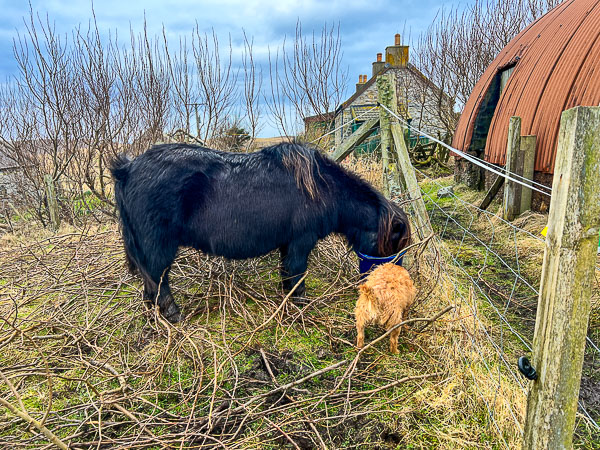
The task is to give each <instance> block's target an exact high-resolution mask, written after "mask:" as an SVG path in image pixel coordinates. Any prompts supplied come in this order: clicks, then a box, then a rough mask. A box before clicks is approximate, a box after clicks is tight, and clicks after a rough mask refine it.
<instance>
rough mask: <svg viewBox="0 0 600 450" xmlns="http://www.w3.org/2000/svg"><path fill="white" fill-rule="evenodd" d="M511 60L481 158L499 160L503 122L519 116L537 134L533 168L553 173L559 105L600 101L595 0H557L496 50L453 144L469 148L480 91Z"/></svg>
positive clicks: (599, 18) (599, 7)
mask: <svg viewBox="0 0 600 450" xmlns="http://www.w3.org/2000/svg"><path fill="white" fill-rule="evenodd" d="M515 62H516V64H515ZM513 64H514V65H515V67H514V70H513V72H512V74H511V76H510V78H509V79H508V82H507V84H506V87H505V88H504V90H503V91H502V93H501V95H500V98H499V101H498V105H497V107H496V110H495V112H494V115H493V117H492V121H491V124H490V129H489V133H488V136H487V141H486V145H485V159H486V160H487V161H490V162H492V163H494V164H505V156H506V141H507V134H508V122H509V119H510V117H511V116H519V117H521V134H522V135H528V134H533V135H536V136H537V147H536V160H535V170H536V171H539V172H545V173H553V171H554V159H555V155H556V144H557V139H558V129H559V125H560V115H561V113H562V111H564V110H566V109H569V108H572V107H574V106H578V105H583V106H598V104H599V103H600V0H569V1H565V2H563V3H561V4H560V5H558V6H557V7H556V8H554V9H552V10H551V11H549V12H548V13H547V14H546V15H544V16H543V17H541V18H540V19H538V20H537V21H536V22H534V23H533V24H531V25H530V26H529V27H527V28H526V29H525V30H523V31H522V32H521V33H519V34H518V35H517V36H516V37H515V38H514V39H513V40H512V41H511V42H510V43H509V44H508V45H507V46H506V47H505V48H504V49H503V50H502V51H501V52H500V54H499V55H498V56H497V57H496V59H495V60H494V62H493V63H492V64H490V66H489V67H488V68H487V70H486V71H485V73H484V74H483V76H482V77H481V79H480V80H479V81H478V83H477V84H476V85H475V88H474V89H473V92H472V93H471V96H470V97H469V100H468V101H467V103H466V105H465V108H464V110H463V113H462V115H461V118H460V120H459V122H458V126H457V129H456V133H455V135H454V140H453V142H452V144H453V146H454V147H456V148H458V149H460V150H463V151H465V150H468V149H469V147H470V145H471V139H472V136H473V130H474V126H475V119H476V117H477V113H478V112H479V108H480V105H481V101H482V99H483V98H484V95H485V94H486V92H487V91H488V88H489V87H490V86H491V85H492V84H493V83H494V82H496V80H497V75H498V73H499V72H501V71H502V70H503V68H506V67H507V66H511V65H513Z"/></svg>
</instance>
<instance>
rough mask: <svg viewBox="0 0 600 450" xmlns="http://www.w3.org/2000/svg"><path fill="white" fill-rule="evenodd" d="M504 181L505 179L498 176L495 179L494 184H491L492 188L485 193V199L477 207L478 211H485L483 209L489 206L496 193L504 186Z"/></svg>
mask: <svg viewBox="0 0 600 450" xmlns="http://www.w3.org/2000/svg"><path fill="white" fill-rule="evenodd" d="M505 179H506V178H505V177H503V176H501V175H498V177H497V178H496V181H494V184H492V187H491V188H490V190H489V191H488V192H487V194H486V195H485V198H484V199H483V201H482V202H481V205H479V209H484V210H485V209H487V207H488V206H490V203H492V200H494V197H496V195H497V194H498V191H499V190H500V188H501V187H502V185H503V184H504V180H505Z"/></svg>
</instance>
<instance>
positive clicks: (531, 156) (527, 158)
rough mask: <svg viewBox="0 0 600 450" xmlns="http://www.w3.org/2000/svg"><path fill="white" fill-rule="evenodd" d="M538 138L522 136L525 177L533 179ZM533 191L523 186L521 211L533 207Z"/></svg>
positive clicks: (523, 171) (523, 172) (523, 173)
mask: <svg viewBox="0 0 600 450" xmlns="http://www.w3.org/2000/svg"><path fill="white" fill-rule="evenodd" d="M536 141H537V138H536V137H535V136H521V154H522V156H523V166H522V167H523V169H522V174H521V175H523V178H525V179H527V180H532V181H533V171H534V164H535V145H536ZM532 193H533V191H532V190H531V189H530V188H528V187H525V186H521V208H520V213H521V214H523V213H524V212H525V211H529V210H530V209H531V194H532Z"/></svg>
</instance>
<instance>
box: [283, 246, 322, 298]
mask: <svg viewBox="0 0 600 450" xmlns="http://www.w3.org/2000/svg"><path fill="white" fill-rule="evenodd" d="M315 244H316V241H315V242H304V241H300V242H292V243H291V244H289V245H288V246H286V247H282V248H281V249H280V252H281V278H282V280H281V281H282V285H283V289H284V290H285V291H286V292H290V291H291V290H292V289H294V286H296V285H298V286H296V289H294V292H293V294H292V298H293V299H294V301H295V302H297V303H305V302H306V298H305V296H306V286H305V284H304V280H302V277H303V276H304V274H305V273H306V269H307V267H308V255H310V252H311V250H312V249H313V247H314V246H315ZM300 280H302V281H301V282H300Z"/></svg>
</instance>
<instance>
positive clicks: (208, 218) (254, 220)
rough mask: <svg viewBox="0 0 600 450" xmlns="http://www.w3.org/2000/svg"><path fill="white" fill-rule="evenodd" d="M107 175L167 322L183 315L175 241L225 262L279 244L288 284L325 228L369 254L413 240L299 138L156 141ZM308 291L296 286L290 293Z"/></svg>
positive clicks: (152, 298) (400, 218) (129, 247)
mask: <svg viewBox="0 0 600 450" xmlns="http://www.w3.org/2000/svg"><path fill="white" fill-rule="evenodd" d="M111 172H112V175H113V178H114V180H115V197H116V202H117V207H118V210H119V213H120V216H121V223H122V230H123V240H124V243H125V253H126V255H127V259H128V261H129V265H130V268H131V269H132V270H135V269H137V270H139V272H140V274H141V275H142V277H143V279H144V299H145V300H147V301H149V302H152V303H154V302H156V303H158V305H159V307H160V311H161V313H162V314H163V315H164V316H165V317H166V318H167V319H168V320H170V321H172V322H175V321H177V320H179V319H180V317H181V316H180V312H179V307H178V306H177V305H176V304H175V302H174V300H173V297H172V295H171V291H170V288H169V269H170V266H171V263H172V262H173V259H174V258H175V254H176V253H177V249H178V248H179V247H181V246H189V247H193V248H195V249H198V250H201V251H203V252H205V253H207V254H210V255H220V256H224V257H226V258H231V259H244V258H252V257H256V256H260V255H264V254H266V253H269V252H270V251H272V250H274V249H279V251H280V252H281V261H282V267H281V275H282V279H283V286H284V288H285V289H286V291H289V290H291V289H292V288H293V287H294V286H295V285H296V283H297V282H298V281H299V280H300V279H301V278H302V276H303V274H304V272H305V271H306V267H307V260H308V256H309V254H310V252H311V250H312V249H313V248H314V247H315V245H316V244H317V241H318V240H319V239H323V238H324V237H325V236H327V235H328V234H330V233H341V234H343V235H345V236H346V238H347V239H348V242H349V243H350V245H351V246H352V247H353V248H354V249H356V250H358V251H360V252H361V253H364V254H368V255H374V256H388V255H391V254H394V253H397V252H398V251H400V250H402V249H403V248H404V247H406V246H407V245H408V243H409V241H410V228H409V223H408V218H407V216H406V214H405V213H404V211H402V210H401V209H400V208H399V207H398V206H396V205H394V204H393V203H391V202H389V201H388V200H386V199H385V198H384V197H383V196H382V195H381V194H380V193H379V192H378V191H377V190H375V189H374V188H373V187H371V186H370V185H369V184H368V183H366V182H365V181H363V180H361V179H360V178H359V177H358V176H356V175H354V174H352V173H350V172H348V171H346V170H345V169H344V168H342V167H341V166H339V165H338V164H336V163H335V162H334V161H333V160H331V159H329V158H328V157H326V156H323V155H321V154H320V153H319V152H318V151H316V150H314V149H312V148H309V147H307V146H304V145H300V144H279V145H275V146H273V147H269V148H265V149H263V150H261V151H258V152H256V153H248V154H241V153H227V152H221V151H216V150H210V149H207V148H203V147H198V146H193V145H184V144H165V145H157V146H155V147H153V148H151V149H150V150H148V151H146V152H145V153H144V154H142V155H141V156H139V157H138V158H136V159H135V160H133V161H130V160H128V159H127V158H125V157H123V156H120V157H117V158H116V159H115V160H114V161H113V162H112V164H111ZM304 295H305V288H304V283H301V284H300V285H299V286H298V287H297V288H296V290H295V292H294V298H302V296H304Z"/></svg>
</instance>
